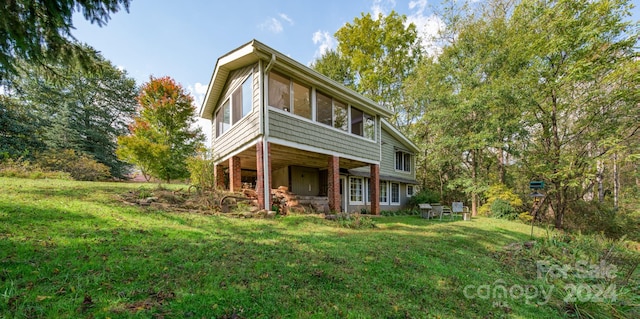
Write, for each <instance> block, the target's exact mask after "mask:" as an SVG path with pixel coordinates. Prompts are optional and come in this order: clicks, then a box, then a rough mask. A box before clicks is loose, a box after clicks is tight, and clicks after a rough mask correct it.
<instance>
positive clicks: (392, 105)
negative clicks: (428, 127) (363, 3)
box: [314, 11, 424, 124]
mask: <svg viewBox="0 0 640 319" xmlns="http://www.w3.org/2000/svg"><path fill="white" fill-rule="evenodd" d="M406 22H407V18H406V16H404V15H399V14H398V13H396V12H395V11H392V12H391V13H390V14H389V15H387V16H383V15H382V14H380V15H378V16H377V17H372V16H371V14H366V15H365V14H363V15H362V16H361V17H359V18H355V19H354V20H353V22H352V23H347V24H346V25H344V26H343V27H342V28H340V29H339V30H338V31H337V32H336V34H335V37H336V39H337V40H338V47H337V49H336V51H335V52H328V53H326V54H325V55H323V56H322V57H321V58H320V59H319V60H318V61H316V62H315V63H314V67H315V68H316V70H318V71H319V72H321V73H324V74H326V75H328V76H329V77H331V78H332V79H334V80H337V81H341V82H343V83H344V84H345V85H347V86H349V87H351V88H353V89H354V90H356V91H357V92H359V93H361V94H363V95H364V96H366V97H368V98H370V99H372V100H374V101H376V102H378V103H380V104H381V105H383V106H385V107H387V108H388V109H390V110H391V111H393V112H394V113H395V115H394V118H393V119H392V122H394V123H396V124H406V123H408V122H410V121H411V114H412V113H411V110H408V109H407V108H408V104H406V103H405V99H404V96H403V90H402V86H403V83H404V81H405V80H406V79H407V78H408V77H409V75H411V74H412V73H413V71H414V69H415V67H416V65H417V64H418V63H419V61H420V60H421V59H422V57H423V55H424V50H423V48H422V47H421V46H420V38H419V36H418V31H417V29H416V26H415V25H414V24H412V23H409V24H407V23H406Z"/></svg>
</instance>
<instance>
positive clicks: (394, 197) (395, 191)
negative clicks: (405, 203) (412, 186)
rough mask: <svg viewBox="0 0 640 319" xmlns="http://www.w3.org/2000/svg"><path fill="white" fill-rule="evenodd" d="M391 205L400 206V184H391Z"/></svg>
mask: <svg viewBox="0 0 640 319" xmlns="http://www.w3.org/2000/svg"><path fill="white" fill-rule="evenodd" d="M391 205H400V184H398V183H391Z"/></svg>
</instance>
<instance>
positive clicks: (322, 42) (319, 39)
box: [312, 30, 338, 58]
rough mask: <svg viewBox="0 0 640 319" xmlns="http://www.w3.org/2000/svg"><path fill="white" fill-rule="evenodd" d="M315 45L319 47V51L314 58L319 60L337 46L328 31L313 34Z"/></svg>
mask: <svg viewBox="0 0 640 319" xmlns="http://www.w3.org/2000/svg"><path fill="white" fill-rule="evenodd" d="M312 40H313V44H316V45H318V49H317V50H316V53H315V54H314V57H316V58H319V57H321V56H322V55H323V54H325V53H326V52H327V51H329V50H331V49H333V48H335V47H336V45H337V43H338V42H337V41H336V39H335V38H334V37H333V36H332V35H331V34H330V33H329V32H327V31H320V30H318V31H316V32H314V33H313V38H312Z"/></svg>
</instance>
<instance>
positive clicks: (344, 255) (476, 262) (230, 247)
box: [0, 178, 566, 318]
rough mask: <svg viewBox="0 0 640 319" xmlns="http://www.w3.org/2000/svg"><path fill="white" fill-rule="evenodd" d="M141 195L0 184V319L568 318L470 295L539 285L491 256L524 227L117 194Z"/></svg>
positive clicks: (526, 271) (547, 308)
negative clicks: (212, 207) (152, 204)
mask: <svg viewBox="0 0 640 319" xmlns="http://www.w3.org/2000/svg"><path fill="white" fill-rule="evenodd" d="M154 186H155V185H147V186H146V187H149V188H153V187H154ZM139 187H140V184H126V183H86V182H73V181H58V180H26V179H11V178H0V318H42V317H49V318H77V317H92V318H127V317H136V318H152V317H155V318H329V317H331V318H465V317H468V318H495V317H507V318H558V317H559V318H561V317H564V316H566V313H565V311H563V309H562V308H561V307H558V305H557V302H556V303H544V302H543V298H542V297H541V296H540V297H538V298H533V299H531V300H526V299H525V298H524V297H522V298H507V299H498V300H496V298H481V297H479V296H478V293H477V292H478V291H477V289H474V288H473V287H479V286H482V285H492V284H493V285H494V286H495V283H502V285H504V286H506V287H507V288H509V287H513V286H516V285H520V286H523V287H524V286H525V285H537V284H538V282H539V280H537V279H536V278H535V277H533V276H532V275H531V274H532V273H533V274H535V271H536V269H535V267H536V265H535V264H534V263H530V264H525V265H523V266H522V269H520V268H518V267H512V266H507V265H505V264H504V263H503V262H501V261H500V260H501V259H500V258H496V254H498V253H499V252H500V251H502V250H503V247H504V246H505V245H508V244H510V243H514V242H523V241H526V240H528V239H529V231H530V228H529V226H528V225H524V224H522V223H518V222H508V221H503V220H496V219H487V218H478V219H474V220H472V221H467V222H465V221H460V220H457V221H455V222H440V221H428V220H423V219H420V218H418V217H415V216H411V217H381V218H376V219H375V222H376V225H377V226H378V227H377V228H375V229H369V230H352V229H345V228H340V227H337V226H336V224H335V222H331V221H326V220H324V219H321V218H318V217H314V216H288V217H282V218H276V219H237V218H227V217H224V216H211V215H204V214H195V213H171V212H161V211H154V210H150V209H144V208H140V207H137V206H130V205H125V204H123V203H121V202H120V201H119V200H117V197H118V194H122V193H125V192H127V191H129V190H131V189H137V188H139ZM545 233H546V232H545V231H544V230H542V229H536V235H537V236H545ZM470 287H471V288H470ZM492 287H493V286H492ZM465 288H467V290H466V292H467V293H465ZM469 292H471V293H472V294H471V295H469Z"/></svg>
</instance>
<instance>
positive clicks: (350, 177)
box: [347, 176, 364, 205]
mask: <svg viewBox="0 0 640 319" xmlns="http://www.w3.org/2000/svg"><path fill="white" fill-rule="evenodd" d="M352 179H354V180H356V179H357V180H360V186H362V188H361V189H360V197H362V200H359V201H358V200H355V201H352V200H351V190H352V188H351V186H352V184H351V180H352ZM348 180H349V192H348V194H347V196H348V198H349V205H364V178H362V177H359V176H349V179H348Z"/></svg>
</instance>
